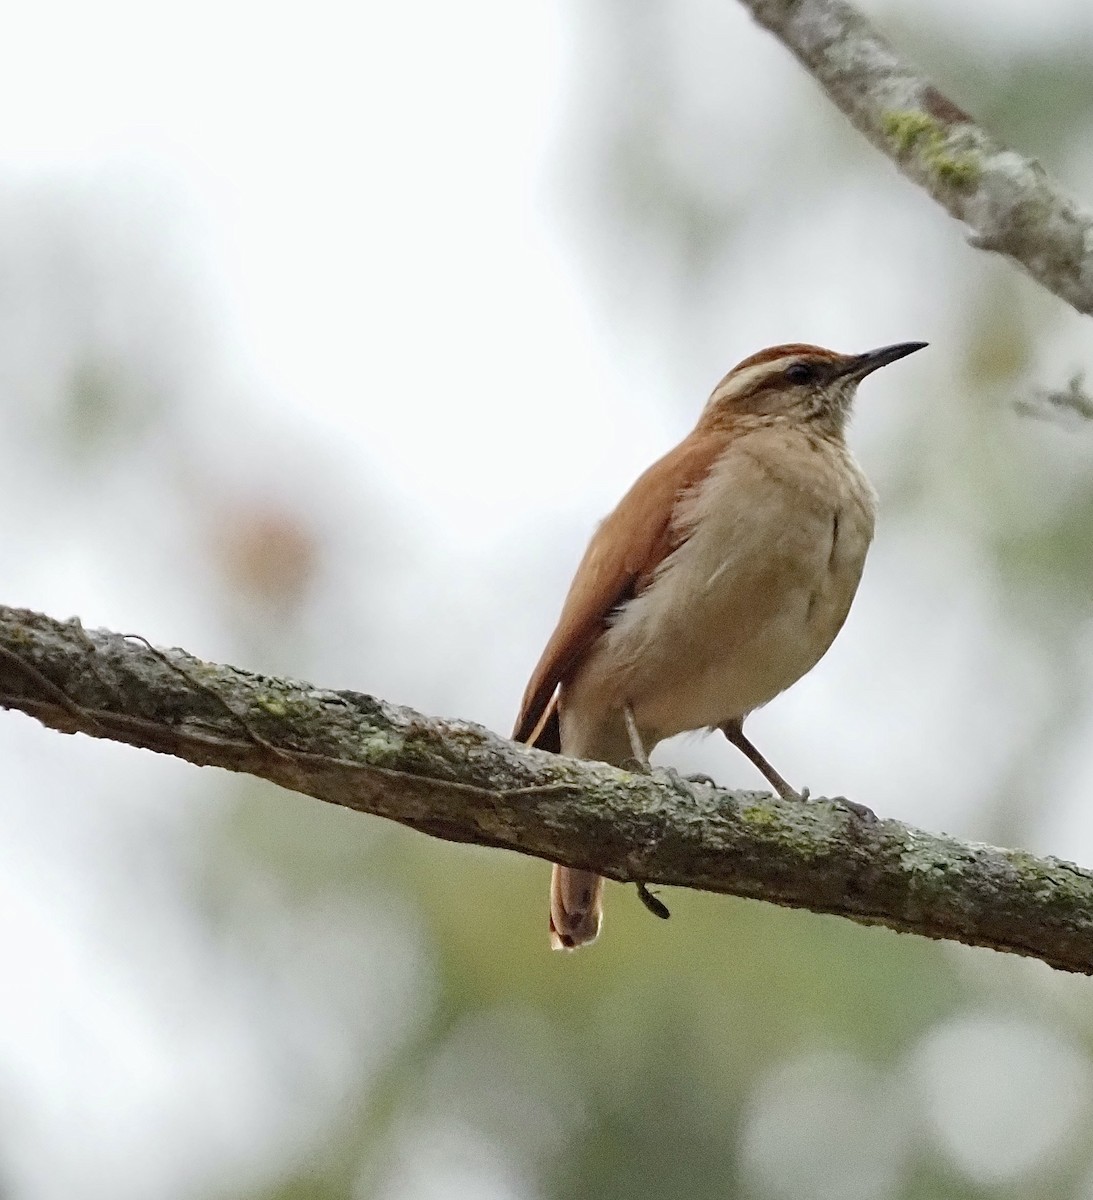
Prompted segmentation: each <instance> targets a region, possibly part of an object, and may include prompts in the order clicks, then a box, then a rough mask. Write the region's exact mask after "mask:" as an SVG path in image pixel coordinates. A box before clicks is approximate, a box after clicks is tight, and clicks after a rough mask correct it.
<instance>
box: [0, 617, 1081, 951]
mask: <svg viewBox="0 0 1093 1200" xmlns="http://www.w3.org/2000/svg"><path fill="white" fill-rule="evenodd" d="M0 706H3V707H4V708H11V709H19V710H21V711H22V712H25V713H29V714H30V715H31V716H33V717H35V718H36V719H37V720H39V721H41V722H42V724H44V725H47V726H49V727H50V728H53V729H57V730H60V731H61V732H64V733H76V732H80V733H86V734H88V735H90V736H91V737H101V738H110V739H113V740H114V741H119V742H127V743H129V744H130V745H132V746H140V747H143V748H145V749H148V750H155V751H157V752H159V753H161V754H172V755H175V756H176V757H178V758H183V759H186V760H188V761H189V762H193V763H197V764H198V765H201V766H207V765H211V766H218V767H224V768H226V769H227V770H231V771H243V772H246V773H249V774H251V775H257V776H260V777H261V778H263V779H268V780H271V781H273V782H274V783H278V784H281V785H282V786H283V787H286V788H289V789H291V790H293V791H297V792H303V793H305V794H307V795H310V796H315V797H317V798H318V799H320V800H326V801H329V802H330V803H332V804H341V805H345V806H346V807H348V808H353V809H357V810H359V811H360V812H367V813H373V814H375V815H377V816H381V817H388V818H389V819H391V820H393V821H398V822H400V823H401V824H403V825H409V826H410V827H411V828H413V829H418V830H421V831H422V832H423V833H429V834H432V835H433V836H434V837H438V838H445V839H448V840H450V841H457V842H474V843H477V844H479V845H483V846H497V847H502V848H505V849H508V850H516V851H519V852H521V853H523V854H531V855H536V856H537V857H540V858H545V859H550V860H553V861H557V862H562V863H566V864H569V865H571V866H582V867H592V868H595V870H597V871H599V872H601V873H602V874H604V875H607V876H609V877H610V878H612V879H617V880H623V881H626V880H645V881H647V882H649V883H661V884H673V885H676V886H680V887H692V888H702V889H705V890H707V891H712V892H726V893H730V894H732V895H737V896H751V897H754V898H757V899H760V900H769V901H771V902H773V903H775V904H784V905H789V906H792V907H796V908H808V909H812V910H813V911H814V912H823V913H836V914H838V915H841V916H844V917H850V918H851V919H853V920H855V921H860V922H863V923H866V924H882V925H887V926H889V927H890V928H892V929H897V930H901V931H905V932H910V933H918V934H923V935H924V936H926V937H933V938H948V939H952V940H955V941H961V942H966V943H969V944H970V945H975V946H990V947H992V948H994V949H996V950H1006V951H1010V952H1012V953H1016V954H1025V955H1030V956H1032V957H1035V958H1039V959H1042V960H1043V961H1044V962H1046V963H1049V964H1050V965H1051V966H1053V967H1057V968H1059V969H1061V970H1067V971H1079V972H1082V973H1084V974H1093V874H1091V873H1090V872H1088V871H1084V870H1081V869H1079V868H1078V867H1075V866H1073V865H1071V864H1070V863H1065V862H1060V861H1057V860H1055V859H1051V858H1037V857H1035V856H1034V855H1031V854H1026V853H1024V852H1022V851H1020V850H998V849H995V848H994V847H991V846H982V845H976V844H971V843H965V842H959V841H957V840H955V839H954V838H949V837H943V836H938V835H936V834H930V833H924V832H923V831H921V830H918V829H912V828H910V827H909V826H906V825H902V824H900V823H899V822H898V821H878V822H876V823H866V822H863V821H861V820H860V819H859V818H857V817H855V816H853V815H852V814H850V813H849V812H848V811H847V810H845V809H843V808H841V807H840V806H839V805H838V804H837V803H831V802H827V801H815V802H812V803H809V804H787V803H784V802H783V801H780V800H778V799H776V798H774V797H772V796H769V795H766V794H765V793H759V792H724V791H719V790H717V789H714V788H710V787H704V786H700V787H697V788H695V789H694V792H693V794H692V793H691V792H690V791H689V790H687V789H681V788H680V787H679V786H677V785H675V784H673V783H672V782H671V781H670V780H667V779H665V778H662V777H660V776H658V777H655V778H646V777H644V776H640V775H631V774H628V773H627V772H625V771H620V770H617V769H615V768H614V767H607V766H599V765H592V764H588V763H579V762H576V761H575V760H573V759H566V758H559V757H555V756H553V755H550V754H544V753H541V752H539V751H534V750H532V751H529V750H525V749H523V748H522V747H520V746H517V745H515V744H514V743H512V742H509V741H505V740H504V739H502V738H499V737H497V736H496V735H494V734H492V733H490V732H489V731H488V730H486V729H482V728H481V727H479V726H477V725H472V724H469V723H468V722H465V721H442V720H436V719H433V718H429V717H424V716H422V715H421V714H419V713H416V712H413V711H412V710H411V709H408V708H399V707H397V706H395V705H391V704H386V703H384V702H383V701H381V700H376V699H373V698H372V697H371V696H365V695H361V694H360V693H359V692H346V691H341V692H335V691H327V690H324V689H322V688H316V687H312V686H311V685H310V684H307V683H301V682H299V681H296V680H290V679H274V678H269V677H266V676H262V675H253V674H250V673H248V672H246V671H241V670H239V669H238V668H236V667H229V666H219V665H216V664H213V663H206V662H202V661H201V660H200V659H196V658H194V657H192V656H191V655H189V654H187V653H185V652H184V651H182V650H155V649H152V648H151V647H150V646H148V644H147V643H145V642H144V641H143V639H140V638H136V637H132V636H125V635H122V634H117V633H110V632H107V631H104V630H96V631H93V632H88V631H86V630H84V629H83V627H82V626H81V625H80V624H79V622H77V621H55V620H52V619H51V618H49V617H46V616H43V615H41V614H40V613H34V612H27V611H25V610H21V609H11V608H2V607H0Z"/></svg>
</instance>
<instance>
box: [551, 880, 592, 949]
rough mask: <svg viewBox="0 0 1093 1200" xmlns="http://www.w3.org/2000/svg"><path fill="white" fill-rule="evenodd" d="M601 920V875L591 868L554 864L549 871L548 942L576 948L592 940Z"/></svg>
mask: <svg viewBox="0 0 1093 1200" xmlns="http://www.w3.org/2000/svg"><path fill="white" fill-rule="evenodd" d="M602 921H603V879H602V877H601V876H599V875H597V874H595V872H593V871H581V870H579V869H578V868H576V867H559V866H558V865H557V864H555V866H554V869H553V870H552V871H551V874H550V945H551V948H552V949H554V950H576V948H577V947H578V946H587V945H588V943H589V942H594V941H595V940H596V938H597V936H598V935H599V932H600V924H601V922H602Z"/></svg>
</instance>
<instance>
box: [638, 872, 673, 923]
mask: <svg viewBox="0 0 1093 1200" xmlns="http://www.w3.org/2000/svg"><path fill="white" fill-rule="evenodd" d="M634 887H636V888H637V889H638V899H639V900H640V901H641V902H642V904H644V905H645V907H646V908H647V909H648V910H649V911H650V912H651V913H652V914H653V916H654V917H660V919H661V920H662V921H667V920H668V918H669V917H670V916H671V915H672V914H671V913H670V912H669V911H668V905H667V904H665V903H664V901H663V900H658V899H657V897H656V896H654V895H653V893H652V892H651V891H650V890H649V889H648V888H647V887H646V886H645V884H644V883H642V882H641V881H640V880H635V881H634Z"/></svg>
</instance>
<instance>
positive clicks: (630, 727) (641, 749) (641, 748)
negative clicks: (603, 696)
mask: <svg viewBox="0 0 1093 1200" xmlns="http://www.w3.org/2000/svg"><path fill="white" fill-rule="evenodd" d="M622 719H623V721H625V722H626V736H627V737H628V738H629V739H630V752H631V754H633V756H634V761H635V762H636V763H637V764H638V770H639V771H641V773H642V774H643V775H650V774H652V767H651V766H650V765H649V755H648V753H647V751H646V749H645V744H644V743H643V742H642V740H641V733H640V732H639V730H638V723H637V721H636V720H635V719H634V710H633V708H632V707H631V706H630V705H629V704H625V705H623V709H622ZM634 886H635V887H636V888H637V889H638V899H639V900H640V901H641V902H642V904H644V905H645V907H646V908H647V909H648V910H649V911H650V912H651V913H652V914H653V916H654V917H660V919H661V920H662V921H667V920H668V918H669V917H670V916H671V915H672V914H671V913H670V912H669V911H668V906H667V905H666V904H665V903H664V901H663V900H658V899H657V898H656V896H654V895H653V893H652V892H651V891H650V890H649V889H648V887H646V885H645V884H644V883H643V882H642V881H641V880H640V879H637V880H635V881H634Z"/></svg>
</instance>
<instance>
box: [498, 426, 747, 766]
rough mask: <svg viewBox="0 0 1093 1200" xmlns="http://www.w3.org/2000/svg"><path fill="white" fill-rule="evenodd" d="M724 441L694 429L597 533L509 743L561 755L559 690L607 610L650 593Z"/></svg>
mask: <svg viewBox="0 0 1093 1200" xmlns="http://www.w3.org/2000/svg"><path fill="white" fill-rule="evenodd" d="M730 440H731V435H730V434H728V433H726V432H724V431H720V430H719V431H713V430H701V431H700V430H695V432H694V433H692V434H690V435H689V436H688V437H686V438H684V440H683V441H682V442H680V444H679V445H678V446H676V448H675V449H674V450H671V451H669V452H668V453H667V454H666V455H665V456H664V457H663V458H662V459H660V460H659V461H658V462H655V463H654V464H653V465H652V466H651V467H650V468H649V469H648V470H647V471H646V472H645V473H644V474H643V475H642V476H640V478H639V479H638V481H637V482H636V483H635V484H634V486H633V487H632V488H631V489H630V490H629V491H628V492H627V493H626V495H625V496H624V497H623V498H622V500H621V501H620V502H619V505H618V507H617V508H616V509H615V510H614V512H612V513H611V515H610V516H609V517H607V518H606V520H604V522H603V523H602V524H601V525H600V527H599V528H598V529H597V530H596V532H595V534H594V535H593V537H592V541H591V542H589V544H588V549H587V550H586V551H585V553H584V558H582V559H581V563H580V566H579V567H578V568H577V574H576V575H575V576H574V577H573V582H572V584H570V587H569V594H568V595H567V596H566V599H565V604H564V605H563V607H562V615H561V617H560V618H559V619H558V627H557V628H556V629H555V630H554V633H553V634H552V635H551V638H550V641H549V642H547V645H546V649H545V650H544V651H543V655H542V657H541V658H540V659H539V663H538V665H537V666H536V668H535V670H534V671H533V672H532V674H531V680H530V681H529V683H528V686H527V690H526V691H525V692H524V699H523V703H522V704H521V705H520V715H519V717H517V719H516V728H515V730H514V731H513V735H512V736H513V738H514V740H516V741H518V742H527V744H528V745H532V746H538V747H540V749H543V750H554V751H557V750H558V749H559V747H560V739H559V730H558V712H557V690H558V685H559V684H560V683H561V682H562V681H563V680H564V679H565V678H566V676H567V675H569V673H570V672H571V671H572V670H573V669H574V667H575V666H576V665H577V663H578V662H579V661H580V659H581V657H582V656H583V655H584V654H585V652H586V651H587V650H588V648H589V647H590V646H591V645H592V643H593V642H594V641H595V640H596V638H597V637H598V636H599V634H600V632H601V631H602V630H603V628H604V625H605V623H606V621H607V618H608V616H609V615H610V613H611V611H612V610H613V609H614V608H616V607H617V606H618V605H619V604H622V603H623V602H624V601H626V600H629V599H630V598H631V597H633V596H636V595H637V594H638V593H639V592H641V591H642V590H643V589H644V588H645V587H646V586H648V583H649V581H650V579H651V578H652V576H653V573H654V572H655V571H656V569H657V567H658V566H659V565H660V564H661V562H663V561H664V559H665V558H667V557H668V555H669V554H671V552H672V551H673V550H674V549H675V548H676V547H677V546H678V545H679V543H680V540H681V537H680V535H679V533H678V531H677V530H676V529H675V528H674V526H673V523H672V514H673V512H674V511H675V507H676V504H677V502H678V500H679V498H680V496H681V495H682V494H683V493H684V492H686V491H687V490H688V489H690V488H692V487H694V486H695V484H697V483H699V482H700V481H701V480H702V479H704V478H705V477H706V474H707V472H708V471H709V469H710V467H711V466H712V465H713V463H714V461H715V459H717V458H718V457H719V455H720V454H721V452H722V450H724V448H725V446H726V445H727V444H728V442H729V441H730Z"/></svg>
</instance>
